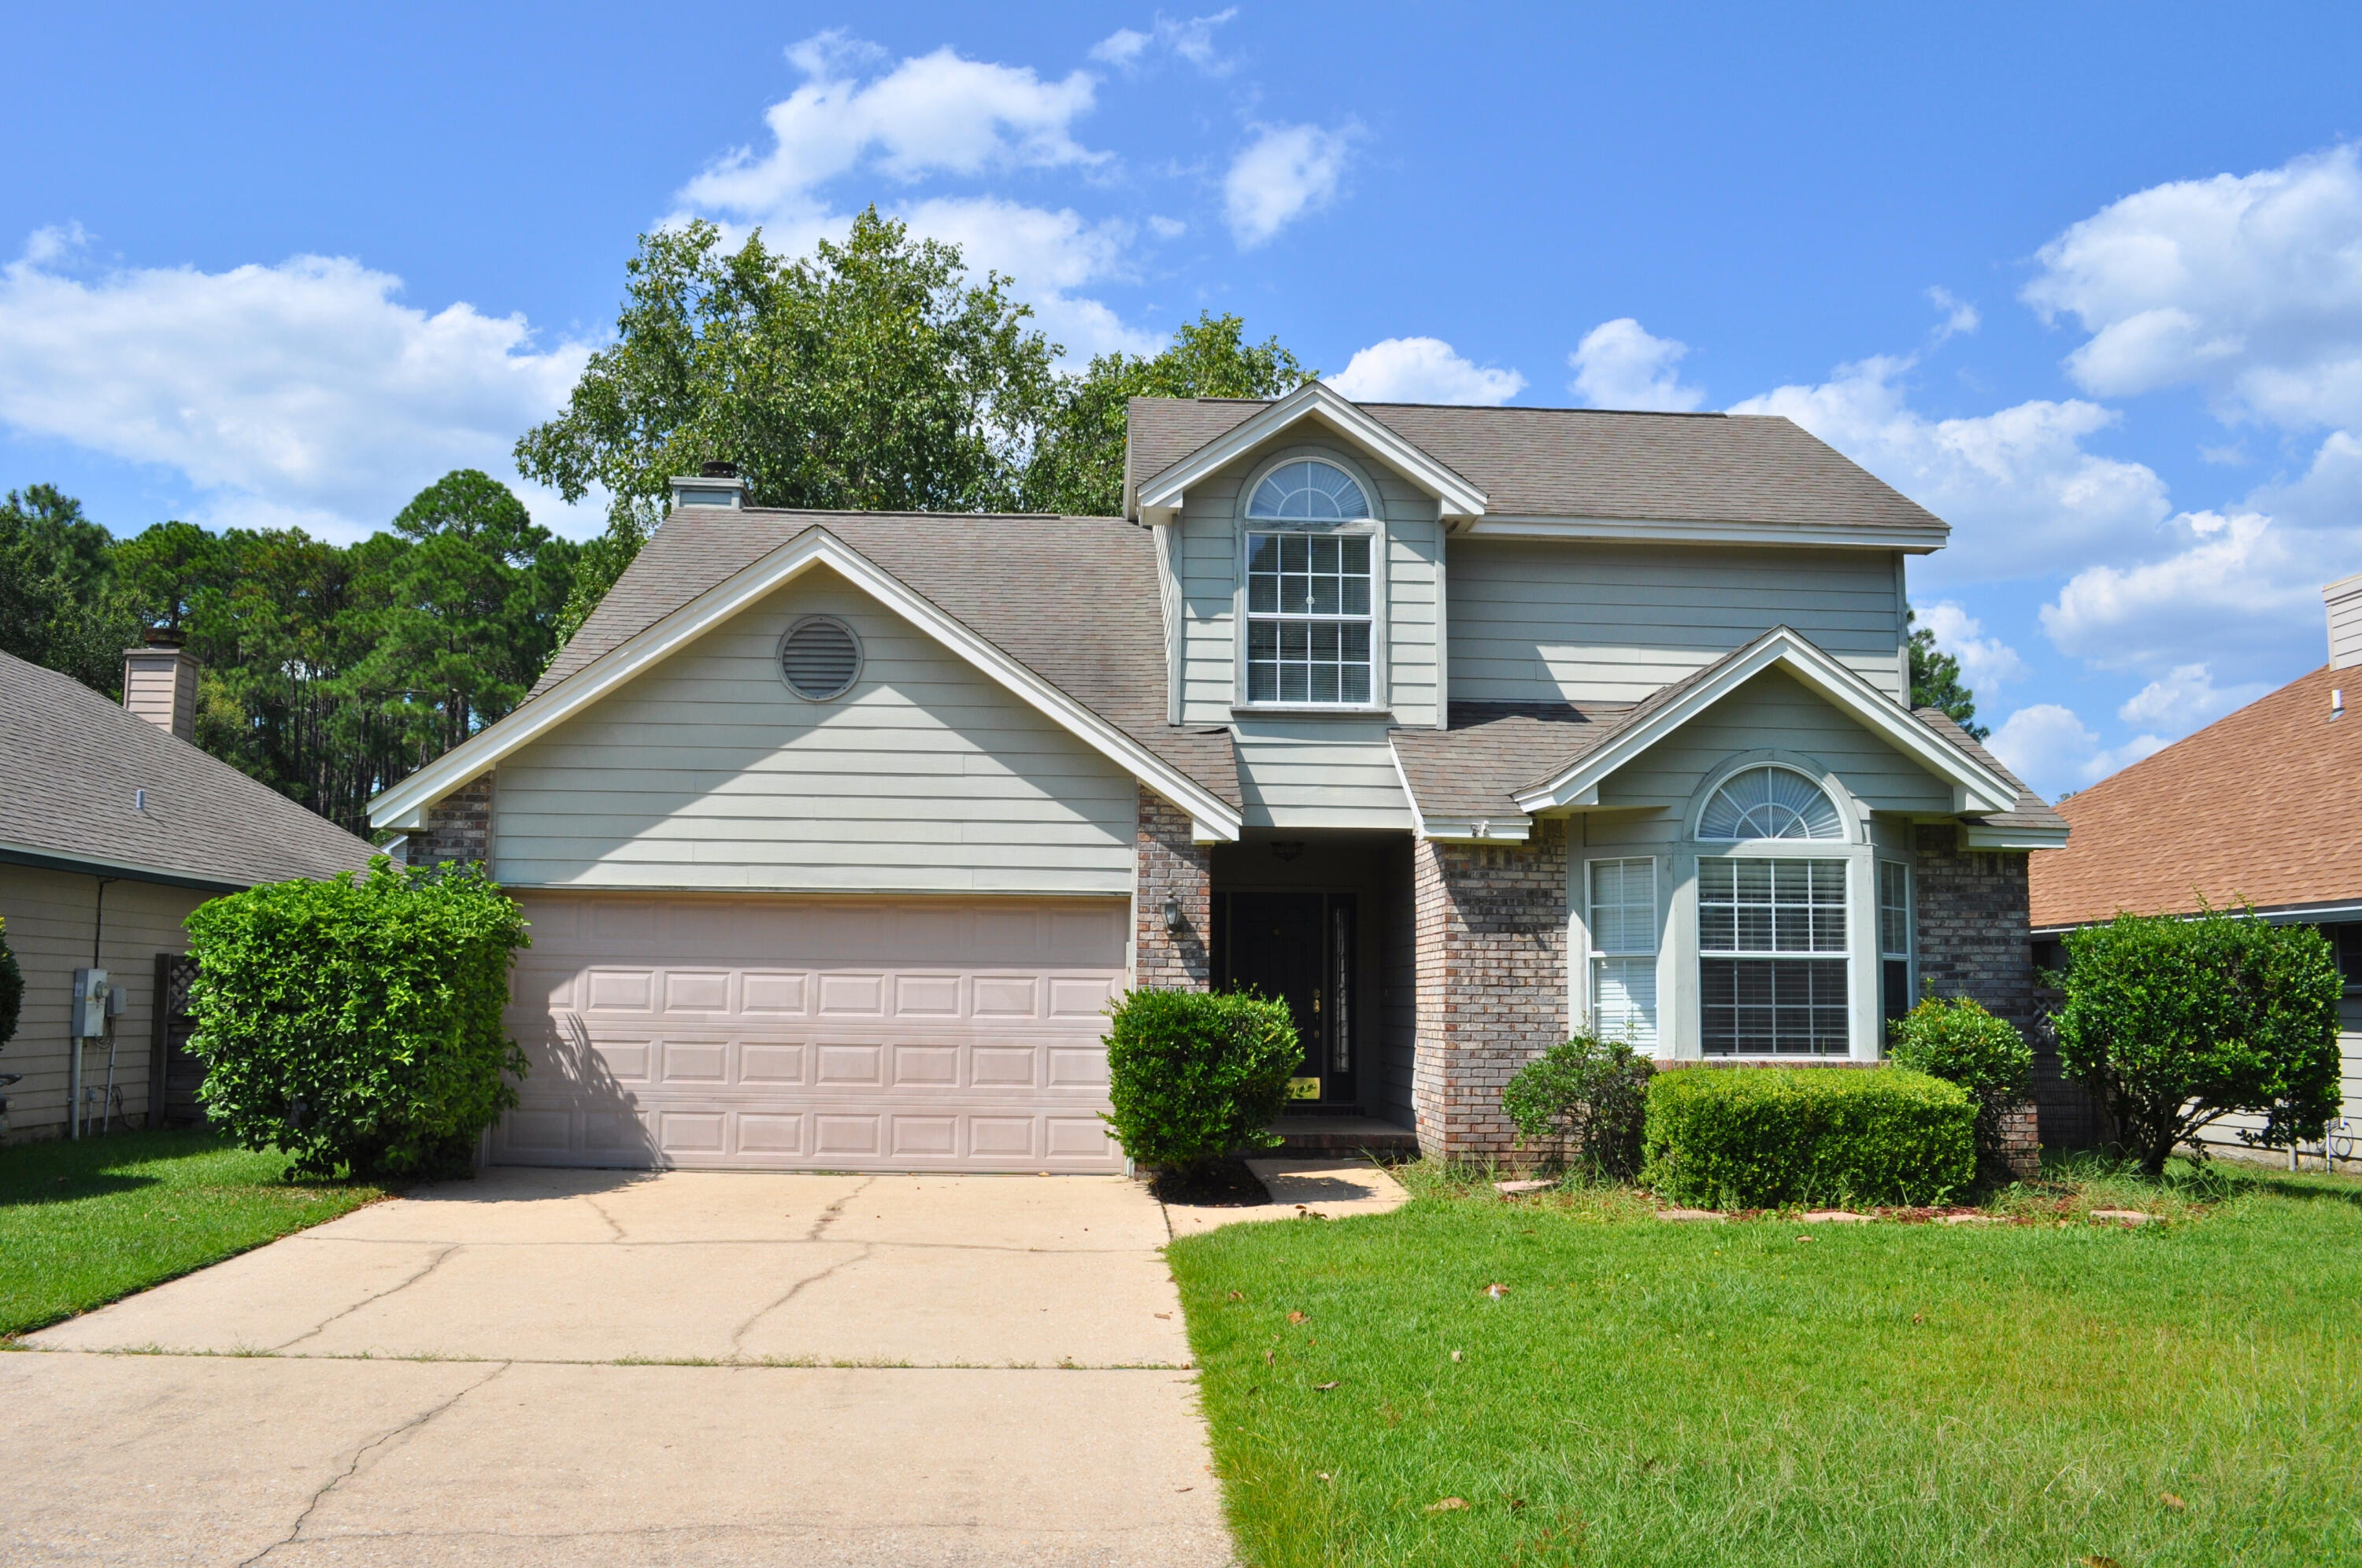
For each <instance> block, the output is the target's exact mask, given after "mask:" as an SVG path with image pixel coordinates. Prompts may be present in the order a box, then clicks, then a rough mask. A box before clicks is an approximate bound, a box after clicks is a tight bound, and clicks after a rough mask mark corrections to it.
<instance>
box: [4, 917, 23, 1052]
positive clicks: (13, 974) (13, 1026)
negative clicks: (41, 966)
mask: <svg viewBox="0 0 2362 1568" xmlns="http://www.w3.org/2000/svg"><path fill="white" fill-rule="evenodd" d="M24 1006H25V971H24V970H23V969H22V968H20V967H18V966H17V955H16V954H14V953H12V952H10V951H9V949H8V922H7V920H6V918H5V917H0V1045H6V1044H7V1043H8V1042H9V1041H11V1040H13V1039H15V1038H16V1037H17V1017H18V1016H19V1014H20V1013H21V1011H22V1010H23V1009H24Z"/></svg>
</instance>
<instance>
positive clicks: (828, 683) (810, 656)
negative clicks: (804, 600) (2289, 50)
mask: <svg viewBox="0 0 2362 1568" xmlns="http://www.w3.org/2000/svg"><path fill="white" fill-rule="evenodd" d="M779 673H780V674H781V675H782V676H784V677H785V678H786V679H787V682H788V690H790V691H793V692H794V693H795V694H796V695H797V696H799V697H801V698H803V699H804V700H805V701H811V702H825V701H828V700H829V699H830V698H832V697H842V696H844V694H845V692H846V691H847V690H850V689H851V687H852V685H853V682H854V680H855V679H856V678H857V677H859V675H860V674H861V644H860V642H859V640H858V639H856V638H855V636H854V635H853V628H852V627H850V626H848V625H846V624H844V622H842V621H840V620H838V619H837V618H836V617H835V616H833V615H807V616H805V617H804V618H803V619H802V620H800V621H798V622H797V623H796V624H794V625H792V626H789V628H788V635H786V636H784V637H782V638H780V639H779Z"/></svg>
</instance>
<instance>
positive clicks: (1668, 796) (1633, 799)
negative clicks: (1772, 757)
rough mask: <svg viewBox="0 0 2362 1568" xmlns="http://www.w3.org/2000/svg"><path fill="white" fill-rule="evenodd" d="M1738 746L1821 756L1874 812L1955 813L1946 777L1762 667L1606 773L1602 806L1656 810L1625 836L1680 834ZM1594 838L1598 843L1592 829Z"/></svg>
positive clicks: (1781, 673) (1818, 758) (1778, 672)
mask: <svg viewBox="0 0 2362 1568" xmlns="http://www.w3.org/2000/svg"><path fill="white" fill-rule="evenodd" d="M1743 752H1774V753H1781V754H1784V755H1787V756H1792V757H1801V758H1805V759H1809V761H1811V762H1814V763H1818V764H1820V765H1821V766H1823V767H1827V768H1828V769H1829V770H1830V771H1831V772H1833V773H1835V774H1836V775H1837V776H1838V780H1839V781H1840V782H1842V783H1843V784H1844V785H1845V787H1846V789H1847V790H1849V791H1850V792H1851V793H1852V795H1853V797H1854V799H1855V800H1856V801H1860V804H1861V805H1862V806H1864V807H1865V808H1867V809H1868V810H1870V811H1872V812H1926V813H1930V814H1937V815H1941V814H1945V813H1948V812H1950V811H1951V810H1952V790H1951V786H1950V785H1949V784H1948V783H1946V782H1945V781H1944V780H1942V779H1940V778H1937V777H1936V776H1935V775H1934V774H1932V773H1929V772H1928V771H1927V770H1926V769H1925V768H1923V767H1920V766H1919V765H1918V764H1917V763H1915V762H1914V761H1913V760H1912V759H1911V758H1909V757H1907V756H1904V755H1903V754H1902V753H1901V752H1898V751H1896V750H1894V749H1893V747H1892V746H1890V745H1888V744H1887V743H1886V741H1885V740H1884V739H1882V737H1880V736H1879V735H1877V734H1873V733H1871V731H1870V730H1868V729H1865V728H1863V727H1862V726H1861V725H1860V724H1859V723H1855V722H1854V721H1853V720H1852V719H1851V718H1849V717H1848V716H1847V715H1846V714H1844V713H1842V712H1838V710H1837V709H1835V708H1833V707H1831V706H1829V704H1828V703H1827V702H1825V701H1822V700H1821V699H1820V698H1819V697H1818V696H1816V694H1815V693H1813V692H1812V691H1810V690H1806V689H1805V687H1804V686H1803V685H1802V684H1800V683H1799V682H1797V681H1796V680H1795V679H1793V678H1792V677H1790V676H1789V675H1787V674H1786V673H1785V672H1784V671H1782V670H1778V669H1769V670H1765V671H1764V672H1763V673H1762V674H1760V675H1759V676H1757V677H1756V678H1755V679H1752V680H1750V681H1749V682H1747V683H1746V684H1745V685H1744V686H1741V687H1740V688H1739V689H1738V690H1736V691H1734V692H1732V693H1731V694H1730V695H1729V696H1727V697H1726V698H1724V699H1723V700H1722V701H1719V702H1716V704H1714V706H1712V707H1710V708H1708V709H1707V710H1706V711H1705V712H1703V713H1701V714H1699V715H1698V716H1697V717H1696V718H1694V719H1693V720H1691V721H1690V722H1689V723H1687V724H1684V725H1683V726H1682V727H1681V728H1680V729H1679V730H1677V731H1675V732H1674V733H1673V734H1671V735H1668V736H1667V737H1666V738H1665V739H1664V740H1662V741H1660V742H1659V743H1658V744H1657V745H1653V746H1651V747H1650V748H1649V750H1648V751H1647V752H1645V753H1643V754H1642V755H1641V756H1639V757H1637V758H1635V759H1634V760H1633V761H1632V762H1630V763H1629V764H1628V765H1627V766H1625V767H1621V768H1618V769H1617V771H1616V772H1614V773H1612V774H1610V775H1609V776H1608V777H1607V778H1606V780H1605V781H1604V782H1603V783H1602V784H1601V785H1600V789H1599V803H1600V804H1601V806H1603V807H1607V808H1611V809H1612V808H1618V807H1621V808H1631V809H1637V810H1641V811H1649V812H1653V813H1656V815H1654V816H1653V817H1652V818H1651V819H1650V822H1649V823H1648V824H1647V825H1646V826H1644V825H1643V824H1641V823H1637V822H1635V823H1628V824H1627V825H1626V827H1625V829H1624V833H1625V834H1628V835H1629V836H1628V837H1627V838H1626V842H1635V843H1638V842H1646V841H1650V840H1655V841H1657V842H1662V841H1664V840H1669V839H1671V838H1673V837H1677V836H1679V834H1680V833H1681V830H1682V816H1683V812H1685V811H1686V810H1687V808H1688V806H1689V803H1690V798H1691V797H1692V796H1693V795H1694V793H1695V792H1696V790H1697V788H1698V786H1699V784H1700V783H1701V782H1703V781H1704V779H1705V776H1706V774H1708V773H1709V772H1711V771H1713V770H1714V769H1715V768H1716V767H1720V766H1721V765H1722V764H1724V763H1725V762H1727V761H1728V760H1729V759H1730V758H1732V757H1733V756H1738V755H1739V754H1740V753H1743ZM1601 826H1602V828H1603V829H1606V831H1608V832H1610V833H1611V834H1613V833H1614V831H1615V830H1614V829H1613V828H1611V827H1609V826H1608V824H1606V823H1603V824H1601ZM1593 842H1595V843H1598V842H1602V840H1601V839H1600V837H1599V836H1598V834H1596V833H1595V834H1594V838H1593Z"/></svg>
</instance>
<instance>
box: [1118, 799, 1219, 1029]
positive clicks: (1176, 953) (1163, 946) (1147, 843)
mask: <svg viewBox="0 0 2362 1568" xmlns="http://www.w3.org/2000/svg"><path fill="white" fill-rule="evenodd" d="M1138 842H1139V850H1140V856H1139V871H1138V881H1137V883H1136V884H1135V886H1134V889H1133V893H1132V900H1131V917H1132V979H1131V983H1132V984H1133V985H1134V986H1136V987H1138V988H1141V989H1142V990H1152V989H1153V990H1182V991H1202V990H1204V989H1206V988H1208V987H1209V986H1211V985H1212V984H1213V979H1214V970H1213V960H1214V955H1213V951H1212V949H1211V948H1210V947H1209V945H1208V944H1209V938H1210V935H1211V933H1212V931H1213V929H1214V891H1213V867H1214V856H1213V851H1212V849H1211V848H1209V846H1207V845H1201V844H1192V843H1191V842H1190V841H1189V813H1188V812H1185V811H1183V810H1181V809H1180V808H1179V807H1178V806H1175V805H1174V804H1173V803H1172V802H1170V801H1166V800H1165V799H1164V797H1163V796H1161V795H1158V794H1155V793H1153V791H1151V790H1149V789H1147V787H1145V786H1142V788H1141V791H1140V832H1139V840H1138ZM1167 902H1171V903H1175V904H1178V905H1179V906H1180V911H1181V929H1180V930H1179V931H1177V932H1176V931H1174V930H1171V929H1169V927H1168V925H1167V923H1166V916H1165V912H1164V906H1165V904H1166V903H1167Z"/></svg>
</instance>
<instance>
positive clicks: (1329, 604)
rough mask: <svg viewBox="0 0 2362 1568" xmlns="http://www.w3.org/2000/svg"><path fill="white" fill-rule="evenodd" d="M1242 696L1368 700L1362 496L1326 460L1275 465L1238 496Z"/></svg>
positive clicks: (1367, 537) (1366, 515) (1367, 543)
mask: <svg viewBox="0 0 2362 1568" xmlns="http://www.w3.org/2000/svg"><path fill="white" fill-rule="evenodd" d="M1247 518H1248V520H1249V522H1250V524H1255V523H1269V524H1275V525H1278V526H1277V527H1275V528H1272V529H1271V530H1269V531H1265V530H1264V529H1260V528H1254V527H1250V528H1249V530H1248V533H1247V650H1246V651H1247V683H1246V690H1247V701H1250V702H1275V703H1291V704H1292V703H1303V704H1306V705H1308V706H1322V705H1330V704H1334V705H1338V706H1354V705H1359V704H1363V703H1366V702H1369V701H1371V700H1372V690H1373V685H1372V680H1371V673H1372V599H1373V593H1372V585H1373V573H1372V569H1371V551H1372V547H1373V537H1372V533H1371V531H1370V530H1369V529H1367V528H1365V527H1363V528H1357V527H1354V526H1353V525H1358V524H1366V523H1367V522H1369V521H1370V518H1371V513H1370V502H1369V497H1368V496H1367V495H1366V494H1364V493H1363V489H1362V486H1361V483H1360V481H1358V480H1355V479H1354V478H1353V476H1352V475H1351V474H1349V473H1347V472H1345V470H1344V469H1341V468H1339V467H1337V466H1336V465H1335V464H1334V463H1324V462H1320V461H1319V460H1318V459H1315V458H1300V459H1297V460H1296V461H1293V462H1286V463H1282V464H1280V465H1279V466H1278V467H1277V468H1275V469H1272V470H1271V472H1269V473H1268V474H1265V475H1264V478H1263V480H1261V481H1260V482H1259V483H1257V484H1256V486H1255V488H1254V493H1253V496H1252V497H1251V498H1250V499H1249V501H1248V502H1247Z"/></svg>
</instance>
